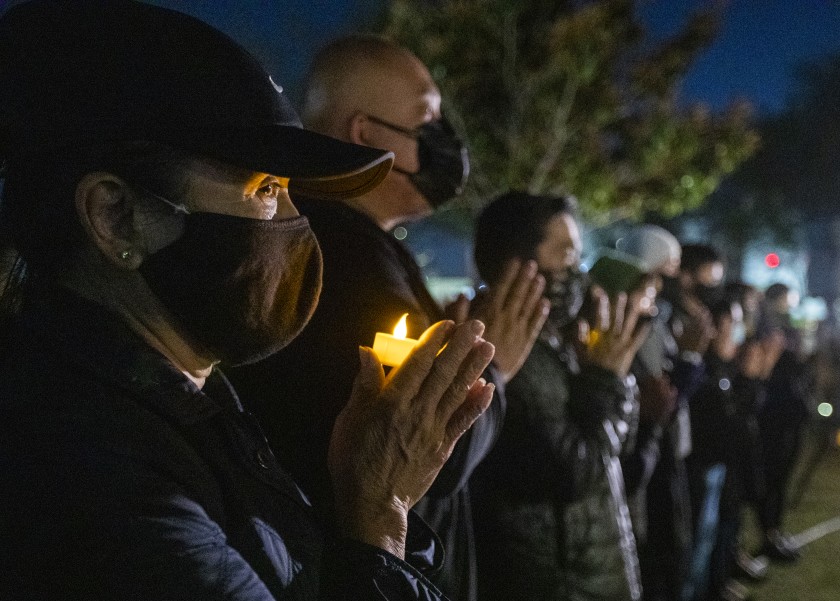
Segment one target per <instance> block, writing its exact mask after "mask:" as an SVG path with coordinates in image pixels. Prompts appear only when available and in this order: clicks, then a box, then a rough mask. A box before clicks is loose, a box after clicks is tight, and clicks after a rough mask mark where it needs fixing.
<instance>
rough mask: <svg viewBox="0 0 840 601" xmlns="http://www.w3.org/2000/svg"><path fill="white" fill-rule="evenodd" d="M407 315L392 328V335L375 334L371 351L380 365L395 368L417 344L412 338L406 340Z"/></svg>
mask: <svg viewBox="0 0 840 601" xmlns="http://www.w3.org/2000/svg"><path fill="white" fill-rule="evenodd" d="M407 319H408V313H406V314H405V315H403V316H402V319H400V321H399V322H398V323H397V325H396V327H394V334H393V335H391V334H386V333H384V332H377V333H376V338H375V339H374V341H373V351H374V352H375V353H376V356H377V357H379V361H380V362H381V363H382V365H388V366H390V367H397V366H399V365H401V364H402V362H403V361H405V358H406V357H408V354H409V353H410V352H411V349H413V348H414V346H415V345H416V344H417V341H416V340H414V339H413V338H407V337H406V336H407V335H408V324H407Z"/></svg>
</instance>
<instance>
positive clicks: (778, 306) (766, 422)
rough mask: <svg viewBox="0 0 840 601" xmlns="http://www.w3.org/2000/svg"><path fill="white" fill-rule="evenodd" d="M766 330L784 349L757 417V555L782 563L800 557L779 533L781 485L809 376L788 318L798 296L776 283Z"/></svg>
mask: <svg viewBox="0 0 840 601" xmlns="http://www.w3.org/2000/svg"><path fill="white" fill-rule="evenodd" d="M764 298H765V302H766V304H767V307H766V308H767V312H766V324H765V326H764V327H765V328H767V329H768V330H776V331H778V332H780V333H781V334H782V336H783V338H784V350H783V351H782V353H781V356H780V357H779V360H778V362H777V363H776V365H775V367H774V368H773V371H772V373H771V374H770V378H769V380H768V382H767V394H766V398H765V401H764V403H763V405H762V407H761V409H760V411H759V414H758V424H759V429H760V432H761V442H762V455H763V458H764V481H765V491H764V492H765V494H764V498H763V499H761V500H760V501H759V505H758V514H759V520H760V524H761V528H762V534H763V545H762V548H761V550H762V553H764V554H765V555H767V556H768V557H770V559H773V560H776V561H782V562H791V561H795V560H796V559H798V558H799V556H800V551H799V549H798V547H797V545H796V543H795V542H794V541H793V540H792V539H791V538H790V537H789V536H788V535H786V534H785V533H784V532H783V530H782V524H783V521H784V513H785V509H786V498H787V487H788V484H789V482H790V477H791V474H792V472H793V466H794V465H795V464H796V460H797V457H798V454H799V448H800V443H801V438H802V428H803V426H804V424H805V419H806V417H807V415H808V394H809V388H810V386H811V381H810V374H809V371H808V370H807V369H806V364H805V358H804V357H803V355H802V344H801V336H800V335H799V332H798V331H797V330H796V328H794V327H793V323H792V321H791V317H790V310H791V308H792V307H793V306H795V305H796V303H797V302H798V294H797V293H796V292H795V291H793V290H791V289H790V288H789V287H788V286H786V285H785V284H781V283H776V284H772V285H771V286H769V287H768V288H767V290H765V291H764Z"/></svg>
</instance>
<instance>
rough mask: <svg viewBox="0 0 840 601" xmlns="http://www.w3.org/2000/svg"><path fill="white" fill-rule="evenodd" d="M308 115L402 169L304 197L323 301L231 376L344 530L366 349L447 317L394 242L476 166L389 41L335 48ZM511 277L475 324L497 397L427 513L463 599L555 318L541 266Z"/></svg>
mask: <svg viewBox="0 0 840 601" xmlns="http://www.w3.org/2000/svg"><path fill="white" fill-rule="evenodd" d="M302 112H303V118H304V123H305V124H306V125H307V126H308V127H310V128H311V129H314V130H316V131H318V132H320V133H323V134H328V135H330V136H333V137H336V138H339V139H341V140H344V141H347V142H353V143H356V144H361V145H365V146H370V147H375V148H385V149H387V150H390V151H392V152H393V153H394V155H395V161H394V169H393V170H391V171H390V172H389V173H388V174H387V175H386V176H385V179H384V181H383V182H382V184H381V185H380V186H379V187H378V188H376V189H373V190H359V191H358V192H357V193H356V194H352V193H350V194H346V195H345V196H344V197H343V198H341V199H340V200H338V201H336V200H335V199H331V198H329V197H326V196H324V195H318V194H306V193H300V194H294V192H293V198H294V201H295V203H296V205H297V206H298V207H299V208H300V211H301V213H302V214H304V215H306V216H307V217H308V218H309V221H310V223H311V225H312V229H313V231H314V232H315V235H316V237H317V238H318V240H319V243H320V246H321V251H322V254H323V257H324V277H323V289H322V292H321V298H320V302H319V305H318V308H317V309H316V311H315V313H314V315H313V316H312V319H311V320H310V322H309V324H308V325H307V327H306V328H305V329H304V330H303V332H302V333H301V335H300V336H299V337H298V338H297V339H296V340H295V341H293V342H292V343H291V344H290V345H289V346H288V347H287V348H285V349H283V350H281V351H280V352H279V353H277V354H276V355H275V356H273V357H269V358H267V359H266V360H265V361H262V362H260V363H257V364H254V365H249V366H245V367H243V368H241V369H238V370H235V371H232V372H231V379H232V381H233V382H234V384H235V385H236V386H237V389H238V390H239V391H240V394H241V395H242V397H243V398H244V399H246V400H247V401H248V402H249V403H250V404H251V405H252V406H253V408H254V409H253V410H254V412H255V413H256V414H257V415H258V416H259V417H260V418H261V421H262V422H263V425H264V428H265V430H266V434H267V436H268V438H269V440H270V441H271V442H272V443H273V444H274V446H275V448H276V449H277V451H278V452H279V453H280V455H281V457H283V458H285V459H287V460H288V461H289V464H290V465H293V466H295V470H296V473H295V475H296V476H297V477H298V479H299V481H300V482H301V484H302V486H303V488H304V491H305V492H306V493H307V494H308V495H310V497H311V498H312V500H313V502H314V503H315V505H316V507H318V509H319V511H321V512H322V514H324V515H325V516H326V517H327V519H332V514H333V509H332V491H331V489H330V478H329V474H328V473H327V450H328V446H329V444H328V443H329V440H330V433H331V431H332V429H333V424H334V422H335V419H336V416H337V415H338V414H339V412H340V410H341V408H342V406H343V404H344V402H345V399H346V398H347V396H348V394H349V393H350V391H351V389H352V386H353V379H354V374H355V373H356V371H357V370H358V367H359V352H358V347H359V345H360V344H361V345H369V344H371V343H372V342H373V340H374V337H375V336H376V333H377V332H388V333H390V332H391V331H392V330H393V328H394V326H395V325H396V324H397V322H398V321H399V319H400V317H401V316H402V315H403V314H405V313H408V337H409V338H416V337H417V336H419V335H420V334H421V333H422V332H423V331H424V330H425V329H426V328H427V327H428V326H429V325H431V324H432V323H434V322H436V321H438V320H440V319H443V317H444V312H443V310H442V308H441V307H440V306H439V305H438V304H437V303H436V302H435V300H434V299H433V298H432V296H431V294H430V293H429V291H428V290H427V288H426V284H425V280H424V278H423V274H422V273H421V270H420V267H419V266H418V265H417V262H416V261H415V259H414V257H412V255H411V253H410V252H409V250H408V249H407V248H406V247H404V246H403V245H402V243H400V242H399V241H398V240H397V239H396V238H395V237H394V236H393V235H392V234H391V233H390V231H391V230H392V229H393V228H394V227H395V226H397V225H399V224H401V223H404V222H408V221H412V220H416V219H419V218H422V217H426V216H429V215H431V214H432V212H433V211H434V210H435V209H436V208H437V207H439V206H440V205H442V204H443V203H445V202H446V201H448V200H450V199H451V198H453V197H455V196H456V195H457V194H459V193H460V191H461V189H462V187H463V185H464V182H465V178H466V176H467V172H468V160H467V154H466V149H465V147H464V145H463V143H462V142H461V140H460V139H459V138H458V137H457V135H456V134H455V132H454V131H453V129H452V127H451V126H450V124H449V123H448V121H447V120H446V119H445V118H444V116H443V115H442V114H441V96H440V92H439V90H438V88H437V86H436V85H435V82H434V81H433V80H432V77H431V75H430V74H429V71H428V69H427V68H426V66H425V65H423V63H422V62H421V61H420V60H419V59H418V58H417V57H416V56H414V55H413V54H412V53H411V52H409V51H408V50H406V49H405V48H402V47H400V46H398V45H397V44H395V43H393V42H391V41H388V40H386V39H384V38H380V37H374V36H350V37H347V38H342V39H338V40H335V41H333V42H331V43H330V44H328V45H327V46H325V47H324V48H323V49H322V50H321V51H320V52H319V53H318V55H317V56H316V57H315V59H314V61H313V64H312V67H311V71H310V73H309V76H308V79H307V85H306V92H305V102H304V106H303V111H302ZM507 267H508V269H507V271H506V272H505V276H504V277H503V278H501V279H500V280H498V281H497V282H495V283H496V286H495V287H494V288H493V290H492V291H491V296H492V299H491V301H490V302H488V303H486V304H484V305H483V307H482V309H481V311H479V312H478V313H475V316H476V317H477V316H478V315H481V316H482V318H483V320H484V323H486V330H485V332H484V337H485V338H486V339H487V340H490V341H492V343H493V344H494V345H495V348H496V352H495V356H494V360H493V364H492V366H491V368H490V369H489V370H488V372H487V373H485V374H484V378H485V379H486V380H488V381H491V382H494V383H495V384H498V385H499V388H498V389H497V392H496V394H495V395H494V398H493V402H492V404H491V406H490V408H489V410H488V411H487V412H486V413H485V414H484V415H483V416H481V417H480V418H479V419H478V420H477V422H476V424H475V425H474V427H473V428H472V429H471V430H470V431H469V432H468V433H467V434H466V435H465V436H464V437H463V438H462V439H461V441H460V442H459V444H458V446H457V448H456V449H455V451H454V453H453V455H452V457H451V458H450V459H449V461H448V462H447V463H446V466H445V468H444V470H443V472H442V473H441V474H440V477H439V478H438V479H437V480H436V482H435V485H434V486H433V487H432V488H431V489H430V490H429V493H428V495H426V497H425V498H424V499H423V500H421V502H420V503H419V504H418V506H417V508H416V510H417V511H418V513H419V514H420V515H421V516H422V517H423V519H424V520H425V521H426V522H428V523H429V525H431V526H432V528H433V529H434V530H435V531H436V532H437V533H438V534H439V536H440V537H441V539H442V540H443V547H444V551H445V552H444V566H443V568H442V569H441V570H440V571H439V572H438V574H436V576H435V582H436V583H437V584H438V586H439V587H440V588H441V590H443V591H444V592H445V593H446V594H447V595H449V596H450V597H451V598H453V599H455V600H459V601H473V600H475V598H476V597H475V595H476V592H475V591H476V581H475V578H476V576H475V555H474V554H475V551H474V547H475V545H474V541H473V531H472V517H471V503H470V495H469V487H468V480H469V477H470V475H471V473H472V471H473V470H474V469H475V467H476V465H478V463H479V462H480V461H481V460H482V459H483V458H484V456H485V455H486V454H487V453H488V452H489V450H490V448H491V447H492V445H493V443H494V441H495V440H496V437H497V434H498V429H499V427H500V425H501V422H502V419H503V416H504V395H503V392H502V388H503V386H504V383H505V382H506V381H507V380H508V379H510V378H511V377H512V376H513V374H515V373H516V371H517V370H518V369H519V366H520V365H521V364H522V362H523V361H524V360H525V357H526V356H527V354H528V352H529V351H530V348H531V345H532V344H533V342H534V340H535V338H536V336H537V334H538V332H539V330H540V328H541V326H542V324H543V322H544V320H545V318H546V314H547V312H548V304H547V301H545V299H543V298H542V292H543V288H544V285H545V281H544V279H543V277H542V276H541V275H539V274H538V273H537V266H536V264H535V263H533V262H527V261H523V262H521V263H519V262H516V263H512V264H510V265H508V266H507ZM461 309H463V307H461Z"/></svg>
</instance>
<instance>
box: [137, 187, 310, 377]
mask: <svg viewBox="0 0 840 601" xmlns="http://www.w3.org/2000/svg"><path fill="white" fill-rule="evenodd" d="M163 200H164V201H165V199H163ZM165 202H168V201H165ZM170 204H171V203H170ZM321 268H322V267H321V250H320V248H318V243H317V241H316V240H315V236H314V234H313V233H312V230H311V229H310V228H309V222H308V221H307V219H306V217H294V218H291V219H282V220H277V221H270V220H262V219H249V218H246V217H233V216H230V215H221V214H218V213H195V214H188V215H186V216H185V217H184V233H183V235H182V236H181V237H180V238H178V239H177V240H176V241H175V242H173V243H172V244H170V245H169V246H167V247H165V248H162V249H161V250H159V251H157V252H156V253H154V254H152V255H150V256H149V257H147V258H146V259H145V260H144V261H143V263H142V264H141V265H140V268H139V270H140V273H141V274H142V275H143V277H144V278H145V279H146V282H147V283H148V285H149V288H151V290H152V292H154V293H155V295H156V296H157V297H158V298H159V299H160V300H161V301H162V302H163V304H164V306H165V307H166V308H167V309H168V310H169V311H170V312H171V313H172V314H173V315H174V316H175V318H176V319H177V320H178V323H179V324H180V326H181V327H182V328H183V329H184V331H185V334H186V335H187V336H189V337H190V338H191V339H192V340H194V341H195V342H197V343H198V344H200V345H201V346H202V347H204V348H205V349H206V350H208V351H210V352H211V353H212V354H213V356H214V357H215V358H218V359H220V360H221V361H223V362H224V363H227V364H228V365H242V364H245V363H253V362H255V361H259V360H260V359H263V358H265V357H267V356H268V355H270V354H272V353H274V352H276V351H278V350H280V349H281V348H283V347H284V346H286V344H288V343H289V342H290V341H291V340H292V339H293V338H294V337H295V336H297V335H298V334H299V333H300V331H301V330H302V329H303V327H304V326H305V325H306V323H307V322H308V321H309V318H310V317H311V316H312V313H313V312H314V310H315V306H316V305H317V304H318V295H319V294H320V291H321Z"/></svg>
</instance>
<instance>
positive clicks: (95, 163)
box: [0, 0, 493, 601]
mask: <svg viewBox="0 0 840 601" xmlns="http://www.w3.org/2000/svg"><path fill="white" fill-rule="evenodd" d="M0 159H2V164H3V172H2V176H3V180H4V187H3V197H2V212H0V223H2V226H3V233H4V237H5V238H7V239H8V240H9V241H10V243H11V246H12V247H13V248H14V250H15V252H16V253H18V260H17V262H16V265H15V267H14V268H13V269H12V270H11V272H10V273H9V274H8V276H7V277H6V282H5V287H4V291H3V294H2V297H0V307H2V315H0V317H2V322H0V399H2V403H0V490H2V491H3V492H2V494H1V495H0V540H2V544H0V563H2V565H3V570H2V573H0V598H2V599H24V600H28V599H33V600H34V599H115V600H116V599H120V600H125V599H191V600H192V599H222V598H223V599H232V600H240V601H241V600H249V601H253V600H260V601H269V600H271V599H276V598H283V599H315V598H329V599H374V598H376V599H417V598H421V599H438V598H441V595H440V593H439V592H438V590H437V589H436V588H435V587H434V586H433V585H432V584H430V583H429V582H428V581H427V580H426V579H425V577H424V576H423V574H422V573H421V571H420V570H421V569H426V568H428V567H429V564H430V563H432V559H433V558H434V557H435V556H436V555H439V550H438V549H436V548H435V546H434V539H433V537H432V536H431V533H430V532H428V531H427V532H426V533H425V534H426V536H425V537H424V536H423V532H422V531H421V530H420V529H419V528H416V527H412V533H413V534H412V540H411V541H408V542H407V539H406V531H407V530H408V521H409V520H410V519H413V518H410V517H409V509H410V507H411V506H412V505H413V504H414V503H415V502H416V501H417V499H419V498H420V497H421V496H422V495H423V494H424V492H425V491H426V490H427V489H428V487H429V486H430V485H431V483H432V481H433V480H434V478H435V476H436V474H437V472H438V470H439V469H440V467H441V465H442V464H443V462H444V460H445V458H446V457H447V455H448V453H449V452H451V449H452V447H453V446H454V444H455V442H456V441H457V439H458V438H459V436H460V435H461V434H462V433H463V432H464V431H465V430H467V429H468V428H469V427H470V425H471V424H472V422H473V421H474V420H475V419H476V418H477V416H478V415H480V414H481V413H482V412H483V411H484V410H485V409H486V408H487V407H488V405H489V404H490V400H491V397H492V394H493V387H492V385H487V384H486V382H484V381H483V380H481V379H479V376H480V374H481V373H482V370H483V369H484V368H485V366H486V365H487V363H488V362H489V361H490V359H491V357H492V353H493V348H492V345H491V344H489V343H488V342H486V341H484V340H483V339H482V337H481V333H482V331H483V324H481V322H479V321H475V320H472V321H469V322H467V323H465V324H463V325H461V326H455V325H454V324H452V323H451V322H441V323H439V324H436V325H435V326H433V327H432V328H431V329H430V330H429V331H428V332H427V333H426V334H425V335H424V336H423V337H422V338H421V340H420V342H419V344H418V346H417V347H416V349H415V351H414V352H413V354H412V355H411V356H410V357H409V358H408V360H407V361H406V362H405V363H404V365H403V366H402V368H400V369H398V370H396V371H394V372H392V373H391V374H389V376H388V378H387V379H386V378H385V376H384V373H383V371H382V367H381V365H380V364H379V362H378V360H377V359H376V357H375V355H373V354H372V352H371V351H370V349H361V350H360V372H359V377H358V378H357V380H356V386H355V388H354V391H353V393H352V396H350V401H349V402H348V404H347V406H346V408H345V410H344V411H343V412H342V414H341V416H340V417H339V419H338V421H337V423H336V427H335V431H334V435H333V438H332V440H331V447H330V467H331V470H332V473H333V476H334V478H333V484H334V489H335V498H336V508H337V514H336V516H337V524H338V527H339V534H340V536H332V535H331V534H327V532H326V530H325V528H324V527H323V525H322V524H321V523H320V522H319V520H318V518H317V516H316V515H315V514H314V512H313V510H312V507H311V506H310V505H309V503H308V501H307V499H306V498H305V497H304V496H303V495H302V494H301V492H300V489H299V488H298V487H297V485H296V484H295V482H294V481H293V480H292V478H291V477H290V475H289V472H288V471H287V470H286V469H284V467H283V466H282V465H281V464H280V463H278V461H277V459H276V458H275V456H274V455H273V453H272V451H271V449H270V447H269V446H268V445H267V443H266V441H265V439H264V437H263V435H262V433H261V431H260V428H259V425H258V423H257V422H256V421H255V420H254V418H253V417H252V416H251V415H250V414H249V413H248V412H247V411H246V410H245V408H244V407H243V406H242V404H241V403H240V402H239V399H238V397H237V396H236V393H235V392H234V390H233V388H232V387H231V386H230V385H229V384H228V381H227V380H226V379H225V377H224V375H223V374H222V373H221V372H220V371H219V370H218V369H217V364H218V363H219V362H224V363H227V364H230V365H236V364H242V363H247V362H249V361H255V360H257V359H259V358H262V357H265V356H267V355H268V354H270V353H272V352H274V351H276V350H277V349H278V348H280V347H282V346H283V345H285V344H286V343H288V341H289V340H291V339H292V338H294V336H295V335H296V334H297V333H298V332H299V331H300V330H301V328H302V327H303V326H304V324H305V323H306V321H307V320H308V319H309V317H310V315H311V314H312V311H313V309H314V307H315V304H316V302H317V298H318V293H319V288H320V279H321V257H320V252H319V249H318V245H317V243H316V240H315V238H314V236H313V235H312V232H311V231H310V229H309V226H308V223H307V220H306V219H305V218H304V217H300V216H299V215H298V214H297V211H296V209H295V207H294V206H293V205H292V203H291V202H290V199H289V195H288V191H287V189H292V190H298V191H306V192H308V193H317V194H319V195H323V196H327V197H331V198H343V197H345V196H349V195H355V194H359V193H363V192H365V191H367V190H369V189H371V188H373V187H374V186H376V185H377V184H378V183H379V182H380V181H381V180H382V178H383V177H384V176H385V174H386V173H387V171H388V169H389V167H390V165H391V162H392V160H393V157H392V155H391V153H388V152H384V151H380V150H375V149H372V148H366V147H360V146H355V145H352V144H347V143H343V142H339V141H337V140H334V139H331V138H328V137H325V136H322V135H318V134H315V133H312V132H307V131H304V130H303V129H301V127H300V124H299V122H298V119H297V117H296V115H295V113H294V111H293V110H292V109H291V107H290V106H289V104H288V102H287V101H286V100H285V98H284V97H283V96H282V94H281V93H280V92H279V90H278V87H277V86H276V85H274V84H273V82H272V81H271V80H270V78H269V76H268V74H267V73H266V72H265V71H263V69H262V68H261V67H260V65H259V64H258V63H257V62H256V61H255V59H253V58H252V57H251V56H250V55H249V54H247V53H246V52H245V51H244V50H242V48H241V47H239V46H238V45H236V44H235V43H234V42H232V41H231V40H230V39H228V38H227V37H225V36H224V35H222V34H220V33H219V32H217V31H216V30H214V29H212V28H210V27H208V26H207V25H205V24H203V23H201V22H200V21H197V20H195V19H193V18H190V17H188V16H186V15H183V14H180V13H177V12H174V11H170V10H166V9H163V8H159V7H155V6H151V5H147V4H142V3H138V2H133V1H130V0H108V1H103V0H74V1H73V2H66V1H63V0H32V1H30V2H27V3H25V4H21V5H19V6H17V7H15V8H12V9H11V10H9V11H8V12H7V13H6V14H4V15H3V16H2V18H0ZM444 345H445V348H444V349H443V350H441V347H443V346H444Z"/></svg>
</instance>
